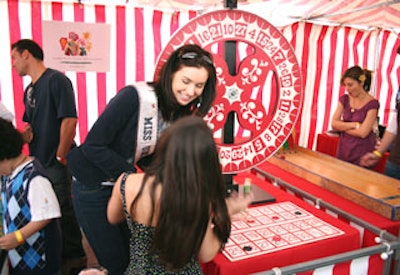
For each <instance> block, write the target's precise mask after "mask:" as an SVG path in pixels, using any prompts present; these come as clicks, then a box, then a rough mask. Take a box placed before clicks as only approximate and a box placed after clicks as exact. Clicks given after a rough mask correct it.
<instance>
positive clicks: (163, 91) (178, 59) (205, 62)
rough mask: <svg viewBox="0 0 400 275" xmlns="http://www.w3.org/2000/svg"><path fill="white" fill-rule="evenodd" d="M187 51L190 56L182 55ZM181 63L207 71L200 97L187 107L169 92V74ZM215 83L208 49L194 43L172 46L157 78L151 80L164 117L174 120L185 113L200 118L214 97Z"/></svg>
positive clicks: (208, 108)
mask: <svg viewBox="0 0 400 275" xmlns="http://www.w3.org/2000/svg"><path fill="white" fill-rule="evenodd" d="M188 53H190V54H193V55H190V57H185V56H186V55H185V54H188ZM183 66H187V67H198V68H199V67H204V68H205V69H206V70H207V72H208V79H207V82H206V84H205V86H204V90H203V93H202V95H201V97H200V98H198V99H196V100H194V101H193V102H191V103H189V104H188V105H187V106H180V105H179V104H178V102H177V101H176V99H175V95H174V94H173V91H172V77H173V75H174V73H175V72H177V71H178V70H179V69H181V68H182V67H183ZM216 82H217V73H216V69H215V66H214V64H213V57H212V55H211V54H210V53H209V52H208V51H206V50H204V49H202V48H201V47H200V46H199V45H196V44H186V45H184V46H181V47H180V48H178V49H176V50H175V51H174V52H173V53H172V54H171V55H170V57H169V58H168V59H167V61H166V62H165V64H164V65H163V67H162V68H161V71H160V73H159V76H158V79H157V80H156V82H155V83H154V86H155V90H156V93H157V96H158V98H159V106H160V109H161V113H162V115H163V118H164V120H165V121H174V120H176V119H177V118H179V117H182V116H185V115H189V114H195V115H197V116H200V117H204V116H205V115H206V114H207V113H208V111H209V110H210V108H211V106H212V103H213V102H214V99H215V97H216Z"/></svg>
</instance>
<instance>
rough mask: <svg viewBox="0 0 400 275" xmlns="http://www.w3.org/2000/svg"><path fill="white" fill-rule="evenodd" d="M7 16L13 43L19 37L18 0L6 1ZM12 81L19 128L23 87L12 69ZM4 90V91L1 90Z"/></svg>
mask: <svg viewBox="0 0 400 275" xmlns="http://www.w3.org/2000/svg"><path fill="white" fill-rule="evenodd" d="M8 18H9V20H10V21H9V22H10V23H9V27H10V29H9V33H10V42H11V43H15V42H17V41H18V40H19V39H20V38H21V29H20V25H19V21H18V1H13V0H9V1H8ZM12 82H13V91H14V93H13V95H14V112H15V114H14V115H15V121H16V127H17V128H19V129H22V128H23V122H22V116H23V114H24V110H25V107H24V102H23V98H24V87H23V85H24V84H23V81H22V77H20V76H19V75H18V73H17V72H16V71H15V70H14V69H13V70H12ZM3 92H4V91H3Z"/></svg>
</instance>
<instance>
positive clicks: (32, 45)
mask: <svg viewBox="0 0 400 275" xmlns="http://www.w3.org/2000/svg"><path fill="white" fill-rule="evenodd" d="M11 49H12V50H14V49H15V50H17V52H19V53H20V54H21V53H22V52H23V51H25V50H27V51H28V52H29V53H30V54H31V55H32V56H33V57H34V58H36V59H38V60H41V61H43V58H44V54H43V49H42V48H41V47H40V46H39V44H38V43H36V42H35V41H33V40H32V39H21V40H18V41H17V42H15V43H13V44H12V45H11Z"/></svg>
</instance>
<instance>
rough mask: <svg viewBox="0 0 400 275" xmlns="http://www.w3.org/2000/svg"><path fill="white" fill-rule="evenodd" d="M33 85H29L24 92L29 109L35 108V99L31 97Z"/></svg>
mask: <svg viewBox="0 0 400 275" xmlns="http://www.w3.org/2000/svg"><path fill="white" fill-rule="evenodd" d="M33 92H34V89H33V85H32V84H31V85H29V87H28V89H27V90H26V100H27V101H28V105H29V106H30V107H31V108H35V105H36V99H35V98H34V97H33Z"/></svg>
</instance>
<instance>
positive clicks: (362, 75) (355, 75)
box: [340, 66, 372, 92]
mask: <svg viewBox="0 0 400 275" xmlns="http://www.w3.org/2000/svg"><path fill="white" fill-rule="evenodd" d="M345 78H351V79H354V80H356V81H357V82H358V83H362V82H364V84H363V88H364V90H365V91H367V92H369V90H370V89H371V81H372V71H370V70H367V69H362V68H361V67H360V66H354V67H350V68H348V69H347V70H346V71H345V72H344V74H343V75H342V78H341V79H340V84H341V85H344V79H345Z"/></svg>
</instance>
